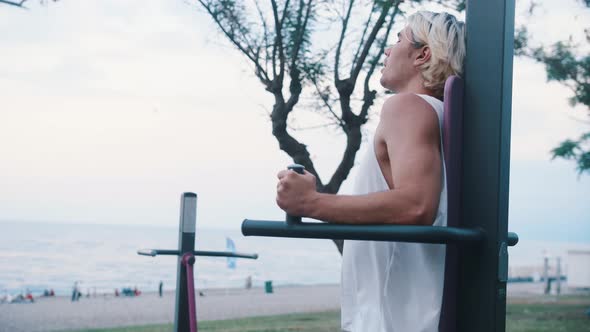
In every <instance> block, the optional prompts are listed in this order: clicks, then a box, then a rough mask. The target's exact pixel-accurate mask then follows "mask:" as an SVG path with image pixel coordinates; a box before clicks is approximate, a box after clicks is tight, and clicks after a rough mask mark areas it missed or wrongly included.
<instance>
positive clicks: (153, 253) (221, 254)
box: [137, 249, 258, 259]
mask: <svg viewBox="0 0 590 332" xmlns="http://www.w3.org/2000/svg"><path fill="white" fill-rule="evenodd" d="M137 253H138V254H139V255H144V256H152V257H154V256H157V255H172V256H178V255H180V251H178V250H171V249H141V250H138V251H137ZM193 255H195V256H209V257H236V258H250V259H258V254H244V253H239V252H232V251H204V250H195V251H193Z"/></svg>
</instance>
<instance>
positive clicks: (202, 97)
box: [0, 0, 590, 241]
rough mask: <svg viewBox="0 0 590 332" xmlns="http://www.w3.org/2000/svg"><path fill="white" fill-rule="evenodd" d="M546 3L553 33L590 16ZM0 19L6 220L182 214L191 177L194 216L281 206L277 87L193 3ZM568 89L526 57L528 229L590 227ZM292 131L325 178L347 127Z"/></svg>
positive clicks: (166, 220)
mask: <svg viewBox="0 0 590 332" xmlns="http://www.w3.org/2000/svg"><path fill="white" fill-rule="evenodd" d="M543 6H544V7H543V8H541V10H539V12H538V14H539V15H540V16H538V17H537V18H535V19H534V20H533V21H531V22H530V23H529V24H528V26H529V29H530V30H531V32H532V33H533V34H534V35H535V37H537V38H539V39H540V40H542V41H544V42H551V41H556V40H558V39H564V38H567V37H568V36H569V34H574V37H575V38H578V37H579V36H580V34H581V33H582V30H583V27H584V24H583V22H590V15H589V12H590V11H589V10H586V11H584V10H580V9H579V6H578V5H576V4H575V3H574V2H573V1H571V2H570V1H568V2H567V4H565V3H564V2H563V1H557V0H553V1H545V2H544V4H543ZM523 11H524V8H518V9H517V12H519V13H520V12H523ZM574 13H576V15H578V16H574ZM0 31H3V33H2V38H1V39H0V59H1V61H0V96H1V99H0V100H1V101H2V102H1V104H0V155H1V156H2V162H1V163H0V184H1V186H2V190H0V211H2V212H1V214H0V220H23V221H48V222H56V221H57V222H72V223H105V224H152V225H169V226H172V227H175V226H176V225H177V222H178V210H179V197H180V194H181V193H182V192H184V191H192V192H196V193H197V194H198V195H199V203H198V204H199V205H198V220H197V222H198V225H199V226H203V227H221V228H234V229H237V228H238V227H239V225H240V223H241V221H242V219H243V218H245V217H250V218H253V217H255V218H283V212H282V211H280V210H279V209H278V208H277V207H276V206H275V204H274V196H275V192H274V190H275V184H276V179H275V174H276V173H277V171H278V170H280V169H282V168H284V167H285V165H287V164H289V163H290V160H289V158H287V156H286V155H285V154H284V153H282V152H280V151H279V149H278V145H277V143H276V142H275V140H274V137H272V135H271V128H270V121H269V120H268V118H267V113H268V112H269V110H270V109H271V107H272V98H271V96H270V94H268V93H267V92H266V91H264V89H263V88H262V86H261V85H260V84H259V83H258V81H257V80H256V79H255V77H254V76H253V75H252V71H251V68H250V67H249V66H248V64H247V62H246V61H245V60H244V59H243V58H242V57H241V56H240V54H239V53H238V52H237V51H235V50H234V49H233V48H231V47H230V46H229V44H228V43H226V42H225V41H224V40H223V38H222V37H221V35H220V33H218V31H217V30H216V29H215V28H214V26H213V25H212V23H211V21H210V20H209V19H208V17H207V16H206V15H204V14H203V12H202V11H201V10H200V9H198V7H196V6H193V5H190V4H188V3H187V2H184V1H180V0H175V1H155V0H154V1H115V0H108V1H107V0H103V1H71V0H62V1H60V2H58V3H50V4H49V5H46V6H38V5H37V4H35V3H34V2H31V5H30V10H27V11H25V10H19V9H15V8H12V7H7V6H1V7H0ZM569 96H570V93H569V91H568V90H567V89H566V88H564V87H562V86H560V85H559V84H556V83H546V80H545V72H544V69H543V67H542V66H540V65H538V64H535V63H533V62H531V61H529V60H523V59H516V60H515V63H514V93H513V117H512V164H511V191H510V229H511V230H515V231H518V232H520V233H521V237H525V236H527V235H528V236H529V237H532V238H535V239H551V238H552V237H553V236H557V237H558V239H559V240H567V239H573V240H576V241H589V240H590V204H588V199H587V197H590V179H589V178H590V177H589V176H587V175H585V176H582V177H580V178H579V179H578V177H577V176H576V173H575V171H574V165H573V164H571V163H567V162H563V161H554V162H550V161H549V157H550V155H549V151H550V150H551V148H553V147H554V146H555V145H556V144H557V143H558V142H560V141H561V140H563V139H565V138H567V137H577V136H578V135H579V134H580V133H582V132H584V131H586V130H588V125H587V124H583V123H581V122H580V121H576V119H585V117H584V115H585V111H584V109H583V108H581V107H578V108H576V109H572V108H571V107H570V106H569V105H568V102H567V98H568V97H569ZM377 106H380V105H377ZM375 110H378V107H376V108H375ZM300 119H301V121H304V122H305V121H307V122H309V121H313V120H314V118H313V117H310V116H309V115H307V116H304V117H302V118H300ZM368 128H369V129H370V128H374V123H372V124H370V125H369V126H368ZM297 136H298V137H300V138H301V139H302V140H304V141H305V142H306V143H308V144H309V147H310V150H311V153H312V155H313V156H314V161H315V162H316V164H317V168H318V170H319V171H320V174H321V175H323V178H325V179H327V178H328V177H329V176H330V175H331V174H332V172H333V170H334V168H335V167H336V164H337V162H338V158H339V155H340V154H341V151H342V149H343V140H342V136H338V135H333V134H325V133H322V132H321V131H306V132H303V133H298V134H297ZM353 176H354V171H353V175H352V176H351V177H353ZM349 187H350V184H349V183H347V184H345V186H344V190H346V189H347V188H349Z"/></svg>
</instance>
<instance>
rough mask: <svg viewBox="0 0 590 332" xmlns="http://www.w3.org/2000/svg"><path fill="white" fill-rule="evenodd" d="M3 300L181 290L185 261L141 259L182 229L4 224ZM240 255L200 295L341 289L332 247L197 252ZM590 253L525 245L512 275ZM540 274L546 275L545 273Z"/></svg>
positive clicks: (219, 238) (517, 250) (208, 275)
mask: <svg viewBox="0 0 590 332" xmlns="http://www.w3.org/2000/svg"><path fill="white" fill-rule="evenodd" d="M0 228H1V231H0V296H2V295H4V294H10V295H13V296H14V295H18V294H24V293H26V292H31V293H32V294H33V295H39V294H42V293H43V292H44V291H45V290H50V289H53V290H54V292H55V293H56V294H57V295H68V294H71V292H72V288H73V285H74V283H76V282H77V283H78V287H79V288H80V290H81V291H82V294H83V295H87V294H92V295H97V294H112V293H114V291H115V289H119V291H120V290H121V289H122V288H137V289H139V290H140V291H143V292H146V291H147V292H154V291H157V289H158V284H159V283H160V281H161V282H162V283H163V285H164V290H174V289H175V286H176V285H175V283H176V274H177V258H176V257H174V256H157V257H149V256H140V255H138V254H137V251H138V250H139V249H146V248H151V249H176V248H177V247H178V229H177V228H172V227H157V226H144V225H90V224H60V223H44V222H36V223H35V222H2V223H0ZM228 238H229V239H231V240H232V241H233V242H234V244H235V248H236V251H238V252H244V253H257V254H258V255H259V258H258V259H257V260H252V259H237V260H236V261H235V266H233V268H232V264H230V262H229V261H228V259H227V258H224V257H197V258H196V263H195V285H196V288H197V289H211V288H217V289H224V288H225V289H229V288H240V287H244V286H245V284H246V279H248V278H249V279H251V280H252V286H253V287H262V286H264V285H265V284H266V283H267V282H269V281H270V282H271V283H272V284H273V285H276V286H286V285H317V284H338V283H339V281H340V267H341V257H340V254H339V253H338V251H337V249H336V247H335V245H334V244H333V243H332V242H331V241H330V240H315V239H286V238H266V237H244V236H242V235H241V233H240V231H239V229H236V230H221V229H199V228H197V231H196V244H195V246H196V249H197V250H211V251H226V250H227V247H226V244H227V239H228ZM568 250H590V243H567V242H546V241H528V240H522V236H521V242H520V243H519V244H518V245H517V246H516V247H512V248H510V250H509V255H510V268H511V270H518V269H519V267H523V268H525V267H531V266H533V267H541V266H542V265H543V261H544V257H546V256H548V257H552V258H555V257H561V258H562V259H561V262H562V264H563V265H562V271H564V273H567V251H568ZM537 271H538V270H537Z"/></svg>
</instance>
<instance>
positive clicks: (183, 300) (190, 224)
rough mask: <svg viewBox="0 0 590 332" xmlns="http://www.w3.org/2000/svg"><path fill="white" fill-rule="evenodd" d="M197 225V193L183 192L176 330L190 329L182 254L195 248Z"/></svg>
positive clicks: (178, 331)
mask: <svg viewBox="0 0 590 332" xmlns="http://www.w3.org/2000/svg"><path fill="white" fill-rule="evenodd" d="M196 225H197V194H194V193H183V194H182V196H181V198H180V225H179V227H178V230H179V233H178V251H180V255H179V256H178V267H177V273H176V309H175V313H174V331H176V332H182V331H190V320H189V319H190V317H189V303H188V287H187V273H186V267H185V266H184V264H182V256H183V255H184V254H185V253H187V252H193V251H194V250H195V229H196Z"/></svg>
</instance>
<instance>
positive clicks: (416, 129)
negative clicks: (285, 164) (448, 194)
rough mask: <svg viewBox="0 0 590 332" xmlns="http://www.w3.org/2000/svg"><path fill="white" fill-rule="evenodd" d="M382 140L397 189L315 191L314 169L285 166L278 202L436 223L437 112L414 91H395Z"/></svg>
mask: <svg viewBox="0 0 590 332" xmlns="http://www.w3.org/2000/svg"><path fill="white" fill-rule="evenodd" d="M377 139H378V141H379V140H382V141H383V142H384V143H385V145H386V147H387V154H388V156H389V160H390V165H391V170H390V172H391V176H392V179H393V183H394V188H393V189H390V190H387V191H383V192H376V193H370V194H367V195H353V196H350V195H332V194H323V193H318V192H316V191H315V178H314V177H313V175H311V174H310V173H307V172H306V174H305V175H299V174H297V173H295V172H293V171H282V172H280V173H279V179H280V181H279V185H278V188H277V204H278V205H279V206H280V207H281V208H282V209H283V210H285V211H287V212H288V213H290V214H293V215H300V216H304V217H311V218H314V219H319V220H323V221H327V222H333V223H350V224H419V225H431V224H432V223H433V222H434V219H435V217H436V212H437V209H438V203H439V198H440V191H441V172H442V165H441V159H440V147H439V144H440V137H439V126H438V119H437V116H436V114H435V112H434V111H433V110H432V108H431V106H430V105H429V104H428V103H427V102H425V101H424V100H423V99H422V98H420V97H419V96H416V95H414V94H401V95H396V96H393V97H391V98H389V99H388V100H387V101H386V102H385V104H384V105H383V109H382V112H381V120H380V123H379V128H378V129H377ZM370 144H373V143H372V142H371V143H370ZM376 171H380V170H376Z"/></svg>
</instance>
